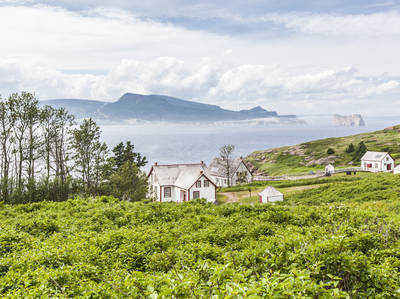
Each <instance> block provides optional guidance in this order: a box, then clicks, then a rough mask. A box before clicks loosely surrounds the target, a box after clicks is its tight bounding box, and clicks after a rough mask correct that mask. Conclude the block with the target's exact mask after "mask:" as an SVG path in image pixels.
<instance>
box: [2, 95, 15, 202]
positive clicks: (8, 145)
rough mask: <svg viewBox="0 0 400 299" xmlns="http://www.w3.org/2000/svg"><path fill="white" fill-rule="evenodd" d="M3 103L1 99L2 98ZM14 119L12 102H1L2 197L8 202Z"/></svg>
mask: <svg viewBox="0 0 400 299" xmlns="http://www.w3.org/2000/svg"><path fill="white" fill-rule="evenodd" d="M0 101H1V98H0ZM13 127H14V117H13V116H12V115H11V109H10V102H9V101H4V102H3V101H1V102H0V153H1V172H0V176H1V197H2V199H3V200H4V201H5V202H7V201H8V195H9V191H10V190H9V187H10V186H9V175H10V164H11V151H12V145H13V139H12V137H13V131H12V130H13Z"/></svg>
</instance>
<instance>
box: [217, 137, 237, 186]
mask: <svg viewBox="0 0 400 299" xmlns="http://www.w3.org/2000/svg"><path fill="white" fill-rule="evenodd" d="M234 150H235V146H234V145H233V144H227V145H224V146H222V147H221V148H220V150H219V159H218V163H219V164H220V166H221V167H222V169H223V170H224V172H225V176H226V178H227V182H228V187H230V186H231V176H232V173H231V172H232V168H233V152H234Z"/></svg>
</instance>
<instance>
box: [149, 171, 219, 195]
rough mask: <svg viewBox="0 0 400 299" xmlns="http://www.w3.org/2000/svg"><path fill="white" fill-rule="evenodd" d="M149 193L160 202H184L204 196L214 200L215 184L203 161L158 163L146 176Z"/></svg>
mask: <svg viewBox="0 0 400 299" xmlns="http://www.w3.org/2000/svg"><path fill="white" fill-rule="evenodd" d="M147 179H148V183H149V195H150V197H152V198H153V199H154V200H157V201H160V202H169V201H173V202H184V201H189V200H193V199H196V198H204V199H206V200H207V201H208V202H215V199H216V190H217V189H216V186H215V184H214V182H213V181H212V179H211V177H210V176H209V174H208V170H207V167H206V165H205V164H204V163H199V164H175V165H158V164H157V163H155V164H154V165H153V166H152V167H151V169H150V172H149V174H148V176H147Z"/></svg>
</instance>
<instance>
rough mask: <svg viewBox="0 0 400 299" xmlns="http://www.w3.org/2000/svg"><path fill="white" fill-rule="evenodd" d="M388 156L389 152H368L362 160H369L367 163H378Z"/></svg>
mask: <svg viewBox="0 0 400 299" xmlns="http://www.w3.org/2000/svg"><path fill="white" fill-rule="evenodd" d="M387 154H388V152H370V151H368V152H366V153H365V154H364V156H362V158H361V160H367V161H377V162H380V161H382V160H383V158H385V156H386V155H387Z"/></svg>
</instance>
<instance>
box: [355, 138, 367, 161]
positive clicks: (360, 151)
mask: <svg viewBox="0 0 400 299" xmlns="http://www.w3.org/2000/svg"><path fill="white" fill-rule="evenodd" d="M366 152H367V147H366V146H365V144H364V142H363V141H361V142H360V143H359V144H358V145H357V148H356V150H355V152H354V156H353V161H354V162H359V161H360V160H361V158H362V156H364V154H365V153H366Z"/></svg>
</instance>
